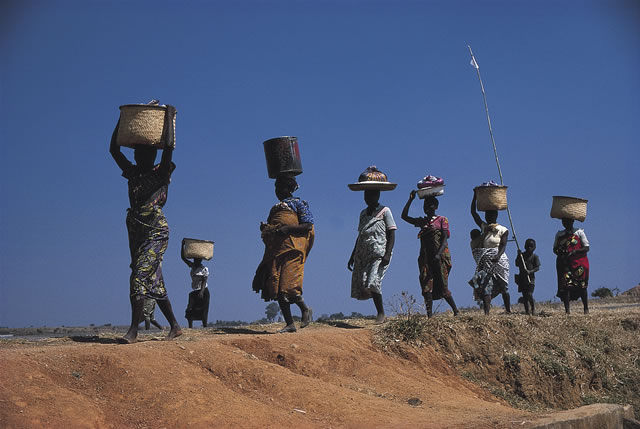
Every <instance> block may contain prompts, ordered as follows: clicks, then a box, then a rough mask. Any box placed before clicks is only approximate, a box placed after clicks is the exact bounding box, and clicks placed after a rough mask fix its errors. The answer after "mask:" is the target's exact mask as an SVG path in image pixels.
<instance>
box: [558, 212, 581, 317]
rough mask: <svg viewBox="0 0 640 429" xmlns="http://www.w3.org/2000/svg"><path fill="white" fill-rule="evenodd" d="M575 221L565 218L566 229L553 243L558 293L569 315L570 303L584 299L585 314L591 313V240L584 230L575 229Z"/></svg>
mask: <svg viewBox="0 0 640 429" xmlns="http://www.w3.org/2000/svg"><path fill="white" fill-rule="evenodd" d="M573 222H574V221H573V219H569V218H563V219H562V226H564V229H562V230H560V231H558V233H557V234H556V237H555V240H554V242H553V253H555V254H556V255H557V258H556V271H557V274H558V293H557V294H556V296H557V297H558V298H560V299H561V300H562V302H563V303H564V311H565V313H567V314H569V302H570V301H573V300H576V299H578V298H581V299H582V306H583V308H584V314H588V313H589V303H588V296H587V286H588V284H589V258H587V252H588V251H589V240H587V236H586V235H585V233H584V231H583V230H582V229H578V228H574V227H573Z"/></svg>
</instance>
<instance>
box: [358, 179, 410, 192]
mask: <svg viewBox="0 0 640 429" xmlns="http://www.w3.org/2000/svg"><path fill="white" fill-rule="evenodd" d="M347 186H348V187H349V189H351V190H352V191H393V190H394V189H396V186H398V184H397V183H390V182H377V181H374V180H369V181H366V182H358V183H349V184H348V185H347Z"/></svg>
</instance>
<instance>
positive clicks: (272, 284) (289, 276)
mask: <svg viewBox="0 0 640 429" xmlns="http://www.w3.org/2000/svg"><path fill="white" fill-rule="evenodd" d="M285 225H286V226H297V225H299V223H298V215H297V214H296V213H295V212H294V211H293V210H287V209H281V210H276V211H272V213H271V214H270V215H269V219H267V225H266V226H265V227H264V228H263V230H262V241H263V242H264V247H265V248H264V256H263V257H262V262H260V265H259V266H258V270H257V271H256V276H255V278H254V280H253V290H255V291H256V292H259V291H260V292H261V293H262V299H264V300H265V301H272V300H276V299H278V296H279V295H283V296H284V297H285V298H287V299H293V298H295V297H296V296H299V295H302V281H303V279H304V263H305V261H306V259H307V256H308V255H309V252H310V251H311V248H312V247H313V241H314V238H315V230H314V228H313V226H312V227H311V230H310V231H309V232H308V233H307V234H305V235H302V236H294V235H281V234H278V233H276V232H275V231H276V230H277V229H278V228H279V227H281V226H285Z"/></svg>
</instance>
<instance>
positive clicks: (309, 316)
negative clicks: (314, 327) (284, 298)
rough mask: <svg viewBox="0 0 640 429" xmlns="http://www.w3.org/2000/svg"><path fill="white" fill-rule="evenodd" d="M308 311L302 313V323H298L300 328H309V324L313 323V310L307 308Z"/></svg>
mask: <svg viewBox="0 0 640 429" xmlns="http://www.w3.org/2000/svg"><path fill="white" fill-rule="evenodd" d="M307 308H308V310H307V311H305V312H304V313H302V322H301V323H300V328H306V327H307V326H309V323H311V321H313V309H312V308H311V307H307Z"/></svg>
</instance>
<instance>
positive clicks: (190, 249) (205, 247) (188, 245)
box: [182, 238, 213, 261]
mask: <svg viewBox="0 0 640 429" xmlns="http://www.w3.org/2000/svg"><path fill="white" fill-rule="evenodd" d="M182 243H183V246H184V257H185V258H197V259H206V260H207V261H208V260H209V259H211V258H213V241H207V240H196V239H195V238H183V239H182Z"/></svg>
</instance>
